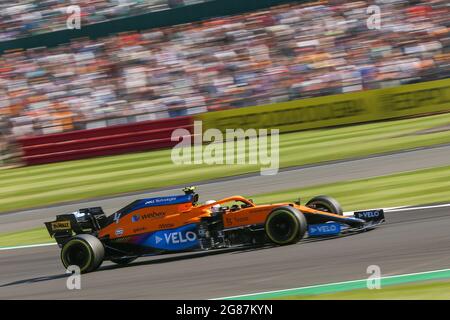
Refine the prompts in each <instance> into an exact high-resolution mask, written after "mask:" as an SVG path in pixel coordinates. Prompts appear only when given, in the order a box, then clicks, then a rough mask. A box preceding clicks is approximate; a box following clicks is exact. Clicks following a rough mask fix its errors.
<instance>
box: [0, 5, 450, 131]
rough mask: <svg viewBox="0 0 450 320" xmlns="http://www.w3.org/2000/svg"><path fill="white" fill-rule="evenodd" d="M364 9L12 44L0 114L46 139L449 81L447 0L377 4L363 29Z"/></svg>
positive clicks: (312, 10)
mask: <svg viewBox="0 0 450 320" xmlns="http://www.w3.org/2000/svg"><path fill="white" fill-rule="evenodd" d="M330 2H331V1H330ZM368 5H369V3H368V2H365V1H357V2H346V1H332V2H331V4H328V2H327V1H322V2H320V3H310V4H298V3H295V4H289V5H283V6H277V7H272V8H269V9H266V10H260V11H257V12H251V13H244V14H240V15H236V16H229V17H222V18H217V19H212V20H208V21H202V22H197V23H191V24H185V25H182V26H172V27H166V28H160V29H152V30H147V31H142V32H129V33H126V34H118V35H114V36H110V37H106V38H103V39H97V40H95V41H94V40H90V39H81V40H80V39H79V40H76V41H74V42H72V43H70V44H68V45H64V46H60V47H57V48H51V49H45V48H36V49H31V50H26V51H18V50H16V51H11V52H8V53H6V54H4V55H2V56H0V71H1V73H0V93H1V94H0V112H1V113H6V114H8V116H9V117H11V119H12V122H13V124H14V127H15V128H14V130H15V132H16V134H19V135H23V134H29V133H30V132H33V133H34V134H45V133H51V132H61V131H67V130H73V129H77V128H81V127H83V125H82V124H84V123H93V122H95V123H96V124H95V125H105V124H106V125H108V124H111V123H122V122H123V121H143V120H149V119H160V118H166V117H176V116H182V115H190V114H196V113H201V112H206V111H213V110H221V109H228V108H242V107H246V106H252V105H262V104H269V103H274V102H282V101H289V100H293V99H303V98H308V97H316V96H321V95H327V94H339V93H345V92H354V91H360V90H366V89H376V88H385V87H390V86H397V85H402V84H407V83H414V82H420V81H430V80H435V79H442V78H445V77H448V74H449V70H450V69H449V58H450V54H449V30H448V27H447V24H448V17H449V13H450V12H449V9H448V6H447V4H446V1H445V0H433V1H427V2H426V3H425V4H424V5H410V4H409V3H408V2H406V1H403V0H391V1H389V2H383V3H381V4H380V6H381V12H382V22H381V23H382V25H381V29H380V30H369V29H368V28H367V26H366V19H367V15H366V8H367V6H368ZM108 119H114V121H113V120H108ZM101 121H103V122H104V123H103V124H99V123H100V122H101Z"/></svg>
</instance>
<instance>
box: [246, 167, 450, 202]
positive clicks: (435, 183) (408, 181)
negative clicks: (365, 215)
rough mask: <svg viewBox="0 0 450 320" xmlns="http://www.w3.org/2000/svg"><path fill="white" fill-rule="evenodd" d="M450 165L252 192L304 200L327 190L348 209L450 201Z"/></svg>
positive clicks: (265, 198) (263, 197) (264, 198)
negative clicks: (323, 183)
mask: <svg viewBox="0 0 450 320" xmlns="http://www.w3.org/2000/svg"><path fill="white" fill-rule="evenodd" d="M449 177H450V166H446V167H438V168H431V169H424V170H417V171H410V172H403V173H398V174H393V175H388V176H381V177H376V178H370V179H362V180H353V181H345V182H336V183H332V184H325V185H319V186H314V187H308V188H304V189H289V190H282V191H278V192H274V193H267V194H259V195H256V196H252V198H253V199H254V201H255V202H256V203H273V202H285V201H293V200H295V199H298V197H299V196H300V197H301V198H303V199H304V200H303V201H302V203H304V202H305V200H307V199H309V198H312V197H314V196H316V195H319V194H326V195H329V196H332V197H334V198H336V199H338V200H339V202H340V203H341V205H342V206H343V208H344V210H348V211H350V210H359V209H369V208H376V207H393V206H401V205H418V204H424V203H433V202H441V201H450V179H449Z"/></svg>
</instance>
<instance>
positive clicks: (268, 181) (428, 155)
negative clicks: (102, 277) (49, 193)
mask: <svg viewBox="0 0 450 320" xmlns="http://www.w3.org/2000/svg"><path fill="white" fill-rule="evenodd" d="M445 165H450V145H441V146H437V147H425V148H419V149H415V150H409V151H401V152H396V153H392V154H384V155H375V156H370V157H366V158H359V159H353V160H342V161H334V162H330V163H322V164H315V165H309V166H302V167H297V168H286V169H284V170H281V171H280V172H279V173H278V174H277V175H275V176H260V175H259V174H248V175H244V176H239V177H229V178H223V179H218V180H215V181H209V182H203V183H199V184H196V185H197V186H198V193H199V194H200V201H206V200H208V199H215V200H217V199H220V198H223V197H225V196H231V195H251V194H258V193H268V192H273V191H279V190H284V189H294V188H297V187H298V188H304V187H308V186H313V185H320V184H326V183H333V182H339V181H348V180H355V179H365V178H370V177H376V176H381V175H389V174H394V173H399V172H405V171H413V170H420V169H426V168H432V167H438V166H445ZM180 189H181V186H178V187H177V188H175V187H171V188H166V189H161V190H153V191H152V192H144V193H135V194H131V195H124V196H118V197H113V198H107V199H98V200H91V201H84V202H78V203H74V204H66V205H59V206H52V207H47V208H40V209H34V210H26V211H21V212H16V213H5V214H0V233H2V232H11V231H17V230H25V229H30V228H35V227H42V226H43V223H44V222H45V221H49V219H54V217H55V216H56V215H57V214H61V213H70V212H74V211H76V210H77V209H79V208H88V207H93V206H102V207H103V209H104V210H105V212H106V213H107V214H112V213H113V212H115V211H117V210H118V209H120V208H122V207H124V206H125V205H127V204H128V203H131V202H132V201H134V200H136V199H138V198H145V197H153V196H165V195H172V194H179V193H180V192H181V190H180ZM344 209H345V208H344Z"/></svg>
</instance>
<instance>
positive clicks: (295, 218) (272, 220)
mask: <svg viewBox="0 0 450 320" xmlns="http://www.w3.org/2000/svg"><path fill="white" fill-rule="evenodd" d="M306 227H307V223H306V219H305V216H304V215H303V213H301V212H300V211H299V210H297V209H295V208H293V207H289V206H286V207H280V208H276V209H274V210H273V211H272V212H271V213H270V214H269V216H268V217H267V219H266V223H265V231H266V235H267V237H268V238H269V240H270V241H271V242H273V243H275V244H278V245H288V244H294V243H297V242H298V241H300V239H302V238H303V236H304V235H305V232H306Z"/></svg>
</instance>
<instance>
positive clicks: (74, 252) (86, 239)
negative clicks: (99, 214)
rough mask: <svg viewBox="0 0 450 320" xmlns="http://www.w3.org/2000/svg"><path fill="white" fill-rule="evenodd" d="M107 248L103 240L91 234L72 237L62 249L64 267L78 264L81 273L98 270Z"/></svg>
mask: <svg viewBox="0 0 450 320" xmlns="http://www.w3.org/2000/svg"><path fill="white" fill-rule="evenodd" d="M104 257H105V248H104V247H103V244H102V242H101V241H100V240H99V239H97V238H96V237H94V236H92V235H90V234H79V235H76V236H74V237H73V238H72V239H70V240H69V241H68V242H67V243H66V244H64V246H63V247H62V250H61V261H62V263H63V265H64V268H66V269H67V267H68V266H70V265H76V266H78V267H79V268H80V272H81V273H88V272H91V271H94V270H96V269H97V268H98V267H100V265H101V264H102V262H103V258H104Z"/></svg>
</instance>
